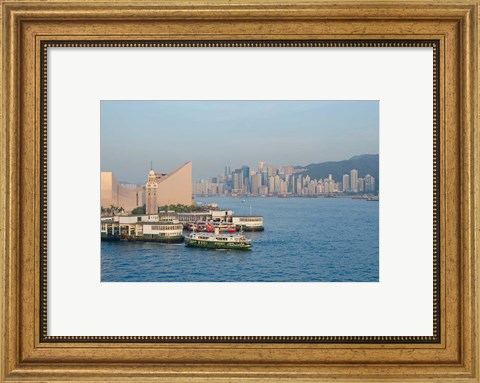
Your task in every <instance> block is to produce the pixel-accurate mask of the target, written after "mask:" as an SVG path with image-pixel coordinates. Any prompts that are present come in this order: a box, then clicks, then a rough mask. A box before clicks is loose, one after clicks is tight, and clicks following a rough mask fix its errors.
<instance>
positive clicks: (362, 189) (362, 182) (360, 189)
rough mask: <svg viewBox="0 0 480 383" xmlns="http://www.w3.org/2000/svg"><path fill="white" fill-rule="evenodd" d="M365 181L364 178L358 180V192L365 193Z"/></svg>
mask: <svg viewBox="0 0 480 383" xmlns="http://www.w3.org/2000/svg"><path fill="white" fill-rule="evenodd" d="M364 190H365V189H364V181H363V178H359V179H358V191H359V192H361V193H363V191H364Z"/></svg>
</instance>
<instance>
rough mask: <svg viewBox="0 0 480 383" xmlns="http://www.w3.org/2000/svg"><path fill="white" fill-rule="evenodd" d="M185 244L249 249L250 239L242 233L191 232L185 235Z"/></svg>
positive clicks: (206, 247) (211, 247)
mask: <svg viewBox="0 0 480 383" xmlns="http://www.w3.org/2000/svg"><path fill="white" fill-rule="evenodd" d="M185 246H187V247H201V248H205V249H235V250H249V249H251V248H252V243H251V240H250V239H248V238H246V237H245V236H244V235H243V234H220V233H218V230H216V232H215V233H192V234H190V235H187V236H186V237H185Z"/></svg>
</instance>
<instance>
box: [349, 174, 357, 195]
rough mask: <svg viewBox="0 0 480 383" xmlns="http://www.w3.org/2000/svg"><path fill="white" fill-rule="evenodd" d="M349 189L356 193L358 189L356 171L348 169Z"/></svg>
mask: <svg viewBox="0 0 480 383" xmlns="http://www.w3.org/2000/svg"><path fill="white" fill-rule="evenodd" d="M350 185H351V186H350V191H351V192H354V193H356V192H357V191H358V171H357V169H352V170H350Z"/></svg>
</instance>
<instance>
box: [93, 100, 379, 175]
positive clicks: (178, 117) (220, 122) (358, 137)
mask: <svg viewBox="0 0 480 383" xmlns="http://www.w3.org/2000/svg"><path fill="white" fill-rule="evenodd" d="M100 109H101V111H100V114H101V116H100V118H101V125H100V131H101V133H100V134H101V149H100V150H101V170H102V171H111V172H113V173H114V175H115V176H116V177H117V179H118V180H119V181H124V182H132V183H143V182H145V180H146V178H147V174H148V171H149V170H150V163H151V162H152V164H153V169H154V170H155V171H156V172H163V173H169V172H171V171H173V170H175V169H176V168H178V167H179V166H181V165H183V164H184V163H186V162H188V161H192V165H193V179H194V181H197V180H199V179H202V178H203V179H208V178H209V177H211V176H215V175H218V174H224V171H225V166H227V165H228V166H230V167H231V169H232V170H234V169H237V168H240V167H241V166H243V165H247V166H250V167H252V168H254V169H257V165H258V161H264V162H266V163H268V164H272V165H275V166H288V165H294V166H296V165H299V166H303V165H308V164H311V163H319V162H325V161H341V160H344V159H348V158H350V157H353V156H354V155H359V154H378V152H379V102H378V101H117V100H112V101H108V100H107V101H101V108H100Z"/></svg>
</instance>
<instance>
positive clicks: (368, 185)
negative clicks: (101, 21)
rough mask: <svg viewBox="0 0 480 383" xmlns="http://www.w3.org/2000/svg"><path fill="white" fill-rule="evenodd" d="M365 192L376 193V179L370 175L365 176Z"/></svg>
mask: <svg viewBox="0 0 480 383" xmlns="http://www.w3.org/2000/svg"><path fill="white" fill-rule="evenodd" d="M365 191H366V192H367V193H374V192H375V178H374V177H373V176H371V175H370V174H367V175H366V176H365Z"/></svg>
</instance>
